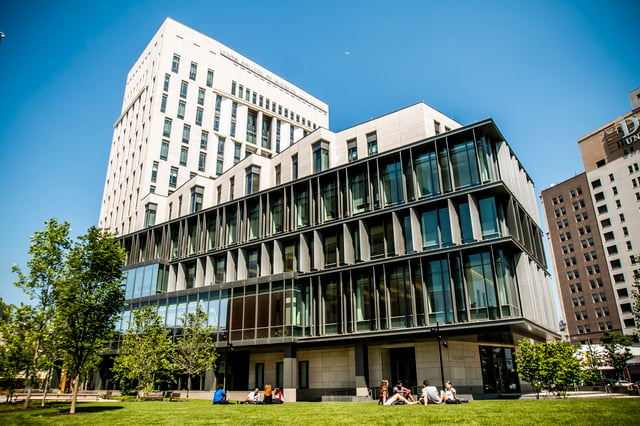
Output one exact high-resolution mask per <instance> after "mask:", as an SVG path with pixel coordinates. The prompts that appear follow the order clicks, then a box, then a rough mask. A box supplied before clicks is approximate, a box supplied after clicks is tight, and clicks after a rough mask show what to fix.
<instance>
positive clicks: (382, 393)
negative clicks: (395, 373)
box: [378, 379, 389, 405]
mask: <svg viewBox="0 0 640 426" xmlns="http://www.w3.org/2000/svg"><path fill="white" fill-rule="evenodd" d="M387 398H389V381H388V380H385V379H382V381H380V388H378V405H384V403H385V402H387Z"/></svg>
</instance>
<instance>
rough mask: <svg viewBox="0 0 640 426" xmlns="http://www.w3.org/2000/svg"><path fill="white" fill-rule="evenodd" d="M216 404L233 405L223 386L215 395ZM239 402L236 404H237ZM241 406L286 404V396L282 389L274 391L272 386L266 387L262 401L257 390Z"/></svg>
mask: <svg viewBox="0 0 640 426" xmlns="http://www.w3.org/2000/svg"><path fill="white" fill-rule="evenodd" d="M213 403H214V404H231V402H229V401H227V393H226V392H225V390H224V388H223V386H222V385H219V386H218V390H217V391H216V392H215V393H214V394H213ZM237 403H238V402H236V404H237ZM240 403H241V404H284V395H283V394H282V391H281V390H280V388H275V389H273V388H272V387H271V385H270V384H268V383H267V384H266V385H264V392H263V395H262V400H260V388H255V389H254V390H253V391H251V392H249V395H247V397H246V398H245V400H244V401H242V402H240Z"/></svg>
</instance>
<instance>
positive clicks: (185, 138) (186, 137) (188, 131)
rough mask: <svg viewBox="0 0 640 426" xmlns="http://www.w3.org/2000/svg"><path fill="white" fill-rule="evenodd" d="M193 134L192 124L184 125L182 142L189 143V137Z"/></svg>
mask: <svg viewBox="0 0 640 426" xmlns="http://www.w3.org/2000/svg"><path fill="white" fill-rule="evenodd" d="M190 136H191V126H189V125H188V124H185V125H184V126H182V143H187V144H188V143H189V137H190Z"/></svg>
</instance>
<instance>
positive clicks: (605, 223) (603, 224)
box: [600, 219, 611, 228]
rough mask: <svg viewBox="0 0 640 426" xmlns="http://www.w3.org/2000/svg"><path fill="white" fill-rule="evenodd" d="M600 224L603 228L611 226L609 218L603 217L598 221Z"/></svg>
mask: <svg viewBox="0 0 640 426" xmlns="http://www.w3.org/2000/svg"><path fill="white" fill-rule="evenodd" d="M600 225H602V227H603V228H606V227H608V226H611V219H604V220H601V221H600Z"/></svg>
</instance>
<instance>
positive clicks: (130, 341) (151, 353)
mask: <svg viewBox="0 0 640 426" xmlns="http://www.w3.org/2000/svg"><path fill="white" fill-rule="evenodd" d="M173 351H174V346H173V341H172V340H171V336H170V335H169V331H168V330H166V329H165V328H164V326H163V324H162V321H161V318H160V315H158V313H157V312H156V311H155V310H154V309H153V308H151V307H150V306H144V307H142V308H140V309H136V310H135V311H133V323H132V324H130V325H129V330H127V332H126V334H124V335H123V336H122V339H121V344H120V354H119V355H118V356H117V357H116V359H115V360H114V363H113V368H112V369H111V371H113V372H114V374H115V378H116V380H118V381H119V382H120V385H121V387H122V386H123V385H124V384H127V385H128V384H130V383H134V384H136V390H137V391H140V392H152V391H154V390H155V385H156V380H157V378H159V377H161V376H165V375H169V374H170V372H171V371H172V368H173V365H172V364H171V360H172V358H173Z"/></svg>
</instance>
